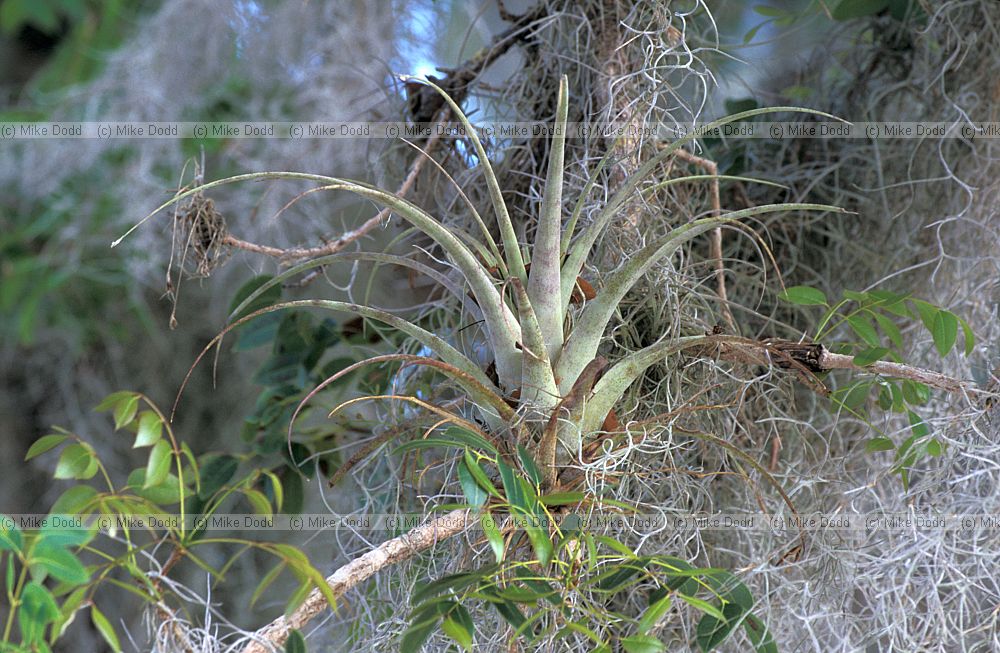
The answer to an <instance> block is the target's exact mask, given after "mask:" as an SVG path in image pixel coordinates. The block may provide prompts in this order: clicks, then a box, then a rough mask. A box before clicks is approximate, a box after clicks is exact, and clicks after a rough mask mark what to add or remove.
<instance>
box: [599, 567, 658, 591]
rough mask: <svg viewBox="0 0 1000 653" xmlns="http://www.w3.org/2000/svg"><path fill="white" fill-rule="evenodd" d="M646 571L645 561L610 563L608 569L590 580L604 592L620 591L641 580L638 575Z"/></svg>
mask: <svg viewBox="0 0 1000 653" xmlns="http://www.w3.org/2000/svg"><path fill="white" fill-rule="evenodd" d="M644 571H645V566H644V563H642V564H619V565H610V566H609V567H608V568H607V570H606V571H603V572H601V573H600V574H598V575H597V576H596V577H594V578H593V579H592V580H591V581H590V582H591V583H592V584H593V585H594V587H595V588H596V589H598V590H600V591H602V592H608V593H614V592H620V591H621V590H623V589H625V588H626V587H628V586H630V585H634V584H636V583H637V582H639V580H640V579H637V578H636V576H637V575H638V574H640V573H642V572H644Z"/></svg>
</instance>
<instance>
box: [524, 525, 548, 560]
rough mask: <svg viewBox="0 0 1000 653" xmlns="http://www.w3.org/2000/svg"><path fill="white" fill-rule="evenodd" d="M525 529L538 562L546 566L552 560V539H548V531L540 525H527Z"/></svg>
mask: <svg viewBox="0 0 1000 653" xmlns="http://www.w3.org/2000/svg"><path fill="white" fill-rule="evenodd" d="M525 530H526V531H527V533H528V540H529V541H530V542H531V547H532V548H533V549H534V550H535V555H536V556H538V563H539V564H540V565H541V566H542V567H547V566H548V565H549V562H551V561H552V540H550V539H549V534H548V532H547V531H546V530H545V529H544V528H542V527H540V526H528V527H527V528H526V529H525Z"/></svg>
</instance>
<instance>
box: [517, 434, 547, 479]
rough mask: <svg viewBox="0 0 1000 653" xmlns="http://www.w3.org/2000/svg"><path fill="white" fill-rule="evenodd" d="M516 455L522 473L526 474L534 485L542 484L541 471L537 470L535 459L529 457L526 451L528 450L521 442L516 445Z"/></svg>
mask: <svg viewBox="0 0 1000 653" xmlns="http://www.w3.org/2000/svg"><path fill="white" fill-rule="evenodd" d="M517 457H518V459H520V461H521V466H522V467H523V468H524V473H525V474H527V475H528V477H529V478H530V479H531V481H532V482H533V483H534V484H535V487H539V486H540V485H541V484H542V473H541V472H540V471H538V465H536V464H535V459H534V458H532V457H531V454H530V453H528V450H527V449H525V448H524V445H523V444H520V443H518V445H517Z"/></svg>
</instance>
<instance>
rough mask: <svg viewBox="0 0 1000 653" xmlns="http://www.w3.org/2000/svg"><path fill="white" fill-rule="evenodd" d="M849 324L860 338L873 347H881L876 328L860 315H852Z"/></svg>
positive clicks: (848, 319) (848, 320)
mask: <svg viewBox="0 0 1000 653" xmlns="http://www.w3.org/2000/svg"><path fill="white" fill-rule="evenodd" d="M847 324H849V325H850V327H851V329H852V330H853V331H854V333H856V334H857V335H858V337H859V338H861V339H862V340H864V341H865V342H867V343H868V344H869V345H871V346H872V347H878V346H879V339H878V333H876V332H875V327H873V326H872V325H871V324H870V323H869V322H868V320H866V319H865V318H863V317H862V316H860V315H852V316H850V317H848V318H847Z"/></svg>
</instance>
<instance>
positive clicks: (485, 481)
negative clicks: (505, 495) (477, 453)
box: [463, 449, 502, 499]
mask: <svg viewBox="0 0 1000 653" xmlns="http://www.w3.org/2000/svg"><path fill="white" fill-rule="evenodd" d="M463 459H464V460H465V467H466V469H468V470H469V473H470V474H472V478H474V479H476V483H478V484H479V486H480V487H481V488H483V489H484V490H486V491H487V492H489V493H490V494H492V495H493V496H495V497H497V498H498V499H499V498H502V497H501V496H500V492H499V491H498V490H497V489H496V487H494V486H493V483H492V482H491V481H490V479H489V477H488V476H487V475H486V472H484V471H483V468H482V467H480V466H479V461H477V460H476V459H475V458H474V457H473V455H472V453H471V452H470V451H469V450H468V449H466V450H465V453H464V457H463Z"/></svg>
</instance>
